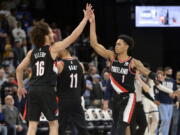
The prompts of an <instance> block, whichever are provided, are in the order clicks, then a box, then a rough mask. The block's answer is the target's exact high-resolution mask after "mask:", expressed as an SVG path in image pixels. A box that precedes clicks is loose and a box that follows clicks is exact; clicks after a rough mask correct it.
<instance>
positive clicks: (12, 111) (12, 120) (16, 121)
mask: <svg viewBox="0 0 180 135" xmlns="http://www.w3.org/2000/svg"><path fill="white" fill-rule="evenodd" d="M2 112H3V114H4V119H5V122H6V123H7V126H8V131H10V132H11V135H16V134H17V133H20V134H21V135H26V131H27V127H26V126H23V125H22V121H21V119H20V113H19V111H18V109H17V108H16V107H15V106H14V99H13V97H12V96H11V95H8V96H6V98H5V105H4V106H3V107H2Z"/></svg>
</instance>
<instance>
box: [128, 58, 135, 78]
mask: <svg viewBox="0 0 180 135" xmlns="http://www.w3.org/2000/svg"><path fill="white" fill-rule="evenodd" d="M131 63H132V60H131V62H130V64H129V72H130V73H131V74H133V75H135V74H136V72H133V71H132V68H131Z"/></svg>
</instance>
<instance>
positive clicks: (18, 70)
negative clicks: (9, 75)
mask: <svg viewBox="0 0 180 135" xmlns="http://www.w3.org/2000/svg"><path fill="white" fill-rule="evenodd" d="M31 54H32V51H29V52H28V54H27V56H26V57H25V58H24V59H23V61H22V62H21V63H20V64H19V66H18V67H17V68H16V78H17V82H18V94H19V95H20V96H25V94H26V90H25V88H24V84H23V73H24V72H23V71H24V70H25V69H26V68H27V67H28V66H29V64H30V59H31Z"/></svg>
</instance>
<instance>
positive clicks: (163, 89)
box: [156, 84, 173, 94]
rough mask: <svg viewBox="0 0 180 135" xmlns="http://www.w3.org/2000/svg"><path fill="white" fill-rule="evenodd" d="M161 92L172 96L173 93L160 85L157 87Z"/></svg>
mask: <svg viewBox="0 0 180 135" xmlns="http://www.w3.org/2000/svg"><path fill="white" fill-rule="evenodd" d="M156 87H157V88H158V89H159V90H160V91H163V92H165V93H168V94H171V93H173V90H171V89H169V88H166V87H165V86H163V85H162V84H159V85H157V86H156Z"/></svg>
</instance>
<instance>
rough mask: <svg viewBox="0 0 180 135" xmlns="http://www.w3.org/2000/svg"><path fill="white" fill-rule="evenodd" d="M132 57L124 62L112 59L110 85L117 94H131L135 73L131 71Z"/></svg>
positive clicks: (133, 89)
mask: <svg viewBox="0 0 180 135" xmlns="http://www.w3.org/2000/svg"><path fill="white" fill-rule="evenodd" d="M131 61H132V57H129V58H128V59H127V60H126V61H120V60H118V59H114V61H113V62H112V65H111V75H110V80H111V85H112V87H113V89H114V90H115V91H116V92H117V93H133V92H134V91H135V88H134V80H135V73H134V72H132V71H131V67H130V63H131Z"/></svg>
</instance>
